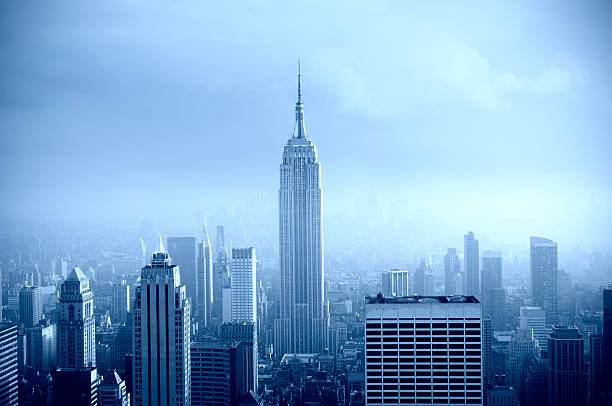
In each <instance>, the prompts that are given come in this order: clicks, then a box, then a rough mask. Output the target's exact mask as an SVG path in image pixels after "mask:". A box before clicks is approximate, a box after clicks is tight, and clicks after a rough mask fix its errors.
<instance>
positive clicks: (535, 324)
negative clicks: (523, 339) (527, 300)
mask: <svg viewBox="0 0 612 406" xmlns="http://www.w3.org/2000/svg"><path fill="white" fill-rule="evenodd" d="M519 328H521V329H527V330H528V331H529V334H530V335H531V338H533V340H534V341H535V343H536V345H537V346H538V348H540V349H541V350H544V351H546V349H547V348H548V338H547V336H546V312H545V311H544V309H542V308H541V307H536V306H526V307H521V308H520V309H519Z"/></svg>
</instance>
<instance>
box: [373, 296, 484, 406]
mask: <svg viewBox="0 0 612 406" xmlns="http://www.w3.org/2000/svg"><path fill="white" fill-rule="evenodd" d="M365 319H366V320H365V323H366V324H365V330H366V332H365V337H366V358H365V360H366V361H365V367H366V371H365V376H366V404H367V405H370V406H371V405H400V404H406V403H408V404H409V403H412V404H415V403H416V404H431V403H433V402H434V400H435V402H436V403H444V404H449V403H463V404H465V403H468V404H482V402H483V397H482V396H483V382H482V376H483V360H482V356H483V353H482V324H481V308H480V302H479V301H478V299H477V298H476V297H474V296H455V297H448V296H438V297H422V296H414V297H398V298H393V297H388V298H386V297H383V296H382V295H379V296H377V297H368V298H366V304H365ZM459 342H460V344H459ZM391 370H393V371H394V372H392V373H389V372H390V371H391ZM449 376H452V381H451V380H449V378H448V377H449ZM415 378H416V379H418V381H417V382H418V385H417V386H415ZM417 388H418V389H417Z"/></svg>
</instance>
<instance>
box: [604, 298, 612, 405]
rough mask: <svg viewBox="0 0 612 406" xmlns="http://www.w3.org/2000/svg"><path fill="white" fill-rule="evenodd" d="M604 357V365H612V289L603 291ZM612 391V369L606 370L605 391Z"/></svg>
mask: <svg viewBox="0 0 612 406" xmlns="http://www.w3.org/2000/svg"><path fill="white" fill-rule="evenodd" d="M603 313H604V320H603V357H604V362H603V363H604V365H608V366H611V365H612V289H604V290H603ZM611 390H612V369H611V368H606V369H605V370H604V391H606V392H607V393H610V391H611Z"/></svg>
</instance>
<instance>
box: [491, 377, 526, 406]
mask: <svg viewBox="0 0 612 406" xmlns="http://www.w3.org/2000/svg"><path fill="white" fill-rule="evenodd" d="M486 404H487V406H519V400H518V397H517V395H516V392H515V391H514V388H512V387H511V386H508V384H507V383H506V377H505V376H504V375H497V376H496V377H495V381H494V382H493V386H492V387H491V389H489V390H488V392H487V403H486Z"/></svg>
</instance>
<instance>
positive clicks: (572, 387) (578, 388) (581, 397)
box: [548, 326, 586, 406]
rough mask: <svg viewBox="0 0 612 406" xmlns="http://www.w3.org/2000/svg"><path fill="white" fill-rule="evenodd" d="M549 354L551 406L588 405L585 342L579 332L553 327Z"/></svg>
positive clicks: (549, 401) (572, 329)
mask: <svg viewBox="0 0 612 406" xmlns="http://www.w3.org/2000/svg"><path fill="white" fill-rule="evenodd" d="M548 354H549V366H548V405H549V406H574V405H584V404H586V391H585V379H584V378H585V377H584V373H583V368H584V341H583V339H582V335H581V334H580V332H578V329H577V328H576V327H562V326H553V327H552V333H550V336H549V337H548Z"/></svg>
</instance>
